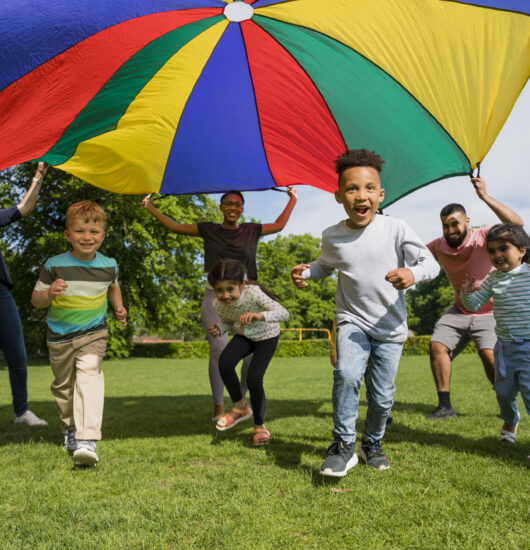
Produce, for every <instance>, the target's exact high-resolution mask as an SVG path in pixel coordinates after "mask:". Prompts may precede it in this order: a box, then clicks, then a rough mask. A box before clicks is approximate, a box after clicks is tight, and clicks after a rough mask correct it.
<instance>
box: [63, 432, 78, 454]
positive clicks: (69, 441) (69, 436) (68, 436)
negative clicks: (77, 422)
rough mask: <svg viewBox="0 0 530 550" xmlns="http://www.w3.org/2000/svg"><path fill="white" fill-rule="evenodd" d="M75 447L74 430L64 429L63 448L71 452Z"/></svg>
mask: <svg viewBox="0 0 530 550" xmlns="http://www.w3.org/2000/svg"><path fill="white" fill-rule="evenodd" d="M76 449H77V439H76V438H75V430H64V443H63V450H65V451H68V452H69V453H70V454H72V453H73V452H74V451H75V450H76Z"/></svg>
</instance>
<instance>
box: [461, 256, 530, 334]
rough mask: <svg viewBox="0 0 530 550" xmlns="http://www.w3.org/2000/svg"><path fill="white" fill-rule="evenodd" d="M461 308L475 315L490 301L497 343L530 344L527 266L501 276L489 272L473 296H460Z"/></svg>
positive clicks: (466, 294)
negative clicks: (473, 312)
mask: <svg viewBox="0 0 530 550" xmlns="http://www.w3.org/2000/svg"><path fill="white" fill-rule="evenodd" d="M460 295H461V297H462V302H463V304H464V306H465V307H466V308H467V309H469V310H471V311H475V310H477V309H480V308H481V307H482V305H483V304H485V303H486V302H487V301H488V300H489V299H490V298H492V297H493V315H494V317H495V322H496V324H497V326H496V328H495V332H496V333H497V337H498V338H499V340H505V341H512V342H513V341H520V340H530V266H529V265H528V264H521V265H520V266H519V267H516V268H515V269H512V270H511V271H508V272H507V273H504V272H503V271H499V270H495V271H492V272H491V273H490V274H489V275H488V277H487V278H486V280H485V281H484V282H483V283H482V285H481V287H480V288H479V289H478V290H477V291H476V292H471V293H467V292H461V293H460Z"/></svg>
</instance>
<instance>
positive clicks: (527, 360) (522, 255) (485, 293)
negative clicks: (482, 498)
mask: <svg viewBox="0 0 530 550" xmlns="http://www.w3.org/2000/svg"><path fill="white" fill-rule="evenodd" d="M528 247H529V242H528V235H527V234H526V232H525V230H524V229H523V228H522V227H521V226H520V225H516V224H513V223H505V224H498V225H494V226H493V227H492V228H491V229H490V230H489V231H488V234H487V236H486V249H487V252H488V255H489V257H490V261H491V263H492V264H493V267H495V268H496V269H494V270H493V271H491V272H490V273H489V275H488V277H487V278H486V280H485V281H484V282H483V283H482V284H481V285H480V288H479V289H475V288H474V287H475V279H473V278H471V279H466V280H465V281H464V283H463V285H462V290H461V292H460V295H461V298H462V302H463V304H464V306H465V307H466V308H467V309H469V310H471V311H474V310H477V309H479V308H480V307H482V305H483V304H485V303H486V302H487V301H488V300H489V299H490V298H492V297H493V316H494V317H495V322H496V327H495V332H496V333H497V338H498V340H497V344H495V350H494V351H495V384H494V386H493V388H494V390H495V393H496V394H497V401H498V402H499V407H500V409H501V417H502V419H503V420H504V425H503V426H502V428H501V433H500V436H499V439H500V440H501V441H505V442H507V443H515V439H516V436H517V426H518V424H519V420H520V418H521V416H520V414H519V411H518V410H517V392H518V391H520V392H521V396H522V398H523V402H524V404H525V407H526V412H527V413H528V414H530V268H529V266H528V263H526V262H528ZM474 290H475V291H474ZM473 291H474V292H473Z"/></svg>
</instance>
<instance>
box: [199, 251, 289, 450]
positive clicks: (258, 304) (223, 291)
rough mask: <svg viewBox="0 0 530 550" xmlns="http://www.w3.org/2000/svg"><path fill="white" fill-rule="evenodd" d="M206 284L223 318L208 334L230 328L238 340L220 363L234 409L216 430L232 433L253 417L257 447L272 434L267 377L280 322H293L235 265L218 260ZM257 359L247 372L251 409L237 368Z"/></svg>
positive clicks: (220, 369) (287, 313) (234, 339)
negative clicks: (268, 422)
mask: <svg viewBox="0 0 530 550" xmlns="http://www.w3.org/2000/svg"><path fill="white" fill-rule="evenodd" d="M208 282H209V283H210V285H212V287H213V289H214V292H215V296H216V297H215V300H214V303H213V304H214V307H215V310H216V312H217V314H218V315H219V319H220V323H219V325H212V326H211V327H209V328H208V332H209V333H210V335H211V336H213V337H214V338H216V337H219V336H221V335H222V334H224V333H225V332H226V331H227V330H228V329H229V328H230V329H231V331H232V333H233V334H234V336H233V338H232V340H230V342H229V343H228V345H227V346H226V347H225V349H224V350H223V352H222V353H221V356H220V357H219V372H220V374H221V378H222V380H223V383H224V385H225V386H226V389H227V390H228V393H229V394H230V398H231V399H232V402H233V404H234V405H233V408H232V410H231V411H230V412H229V413H224V414H223V415H222V416H221V418H220V419H219V420H218V422H217V424H216V428H217V429H218V430H219V431H221V432H222V431H225V430H229V429H230V428H233V427H234V426H235V425H236V424H238V423H239V422H241V421H242V420H246V419H247V418H250V417H251V416H252V415H254V435H253V443H254V445H264V444H265V443H268V442H269V439H270V432H269V431H268V430H267V428H266V427H265V424H264V422H265V390H264V389H263V377H264V375H265V371H266V370H267V367H268V366H269V363H270V360H271V359H272V356H273V355H274V352H275V351H276V346H277V345H278V339H279V335H280V324H279V322H280V321H287V320H288V319H289V312H288V311H287V310H286V309H285V308H284V307H283V306H281V305H280V304H279V303H278V302H276V301H275V300H273V299H272V298H270V297H269V296H268V295H267V294H265V292H264V291H263V290H262V289H261V288H260V287H259V285H258V284H257V283H255V282H253V281H246V280H245V268H244V267H243V265H242V264H241V263H240V262H239V261H237V260H230V259H222V260H219V261H218V262H217V263H216V264H215V265H214V266H213V268H212V269H211V271H210V273H209V275H208ZM251 353H253V354H254V355H253V358H252V361H251V363H250V365H249V368H248V373H247V384H248V390H249V393H250V403H251V404H252V409H251V408H250V407H249V405H248V403H247V400H246V399H245V397H244V395H243V394H242V393H241V386H240V383H239V379H238V377H237V374H236V371H235V369H236V365H237V364H238V363H239V361H240V360H241V359H243V358H244V357H246V356H247V355H249V354H251Z"/></svg>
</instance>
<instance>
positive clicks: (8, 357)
mask: <svg viewBox="0 0 530 550" xmlns="http://www.w3.org/2000/svg"><path fill="white" fill-rule="evenodd" d="M0 349H1V350H2V353H3V354H4V358H5V361H6V363H7V368H8V370H9V382H10V383H11V395H12V396H13V408H14V409H15V414H16V415H17V416H19V415H21V414H23V413H25V412H26V410H27V408H28V389H27V369H26V364H27V355H26V345H25V344H24V334H23V332H22V322H21V321H20V315H19V314H18V310H17V306H16V304H15V300H14V298H13V295H12V294H11V291H10V290H9V289H8V288H7V286H6V285H5V284H4V283H0Z"/></svg>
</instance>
